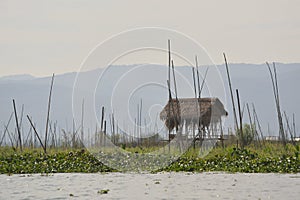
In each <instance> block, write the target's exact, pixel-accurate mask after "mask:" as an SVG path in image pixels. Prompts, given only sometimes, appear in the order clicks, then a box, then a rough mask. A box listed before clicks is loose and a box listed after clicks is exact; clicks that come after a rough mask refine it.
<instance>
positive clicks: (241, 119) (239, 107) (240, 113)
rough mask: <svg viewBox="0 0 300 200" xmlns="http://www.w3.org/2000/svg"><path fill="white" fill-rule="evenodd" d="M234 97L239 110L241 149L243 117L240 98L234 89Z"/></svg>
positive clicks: (242, 145) (242, 144)
mask: <svg viewBox="0 0 300 200" xmlns="http://www.w3.org/2000/svg"><path fill="white" fill-rule="evenodd" d="M236 97H237V103H238V109H239V116H240V134H241V147H242V149H243V148H244V137H243V117H242V112H241V105H240V96H239V90H238V89H236Z"/></svg>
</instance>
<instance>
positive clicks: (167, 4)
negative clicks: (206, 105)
mask: <svg viewBox="0 0 300 200" xmlns="http://www.w3.org/2000/svg"><path fill="white" fill-rule="evenodd" d="M299 9H300V1H299V0H251V1H250V0H226V1H222V0H207V1H201V0H191V1H189V0H186V1H175V0H163V1H162V0H147V1H142V0H131V1H130V0H120V1H116V0H91V1H85V0H72V1H71V0H69V1H63V0H49V1H41V0H36V1H31V0H28V1H21V0H20V1H14V0H0V75H1V76H3V75H8V74H23V73H29V74H32V75H36V76H46V75H49V74H51V73H53V72H55V73H63V72H69V71H76V70H77V69H78V68H79V66H80V64H81V62H82V61H83V59H84V58H85V57H86V56H87V55H88V53H89V52H90V51H91V50H92V49H93V48H94V47H95V46H96V45H97V44H98V43H100V42H101V41H104V40H105V39H107V38H108V37H110V36H112V35H113V34H117V33H119V32H121V31H125V30H127V29H132V28H137V27H145V26H146V27H149V26H154V27H164V28H170V29H174V30H177V31H180V32H182V33H184V34H187V35H188V36H190V37H192V38H194V39H195V40H196V41H197V42H199V43H200V44H201V45H202V46H203V47H205V48H206V50H207V51H208V53H209V55H210V56H211V58H212V59H213V60H214V61H215V62H216V63H217V64H220V63H222V62H223V59H222V52H226V53H227V56H228V58H229V60H230V62H239V63H240V62H246V63H263V62H265V61H278V62H300V56H299V52H300V14H299Z"/></svg>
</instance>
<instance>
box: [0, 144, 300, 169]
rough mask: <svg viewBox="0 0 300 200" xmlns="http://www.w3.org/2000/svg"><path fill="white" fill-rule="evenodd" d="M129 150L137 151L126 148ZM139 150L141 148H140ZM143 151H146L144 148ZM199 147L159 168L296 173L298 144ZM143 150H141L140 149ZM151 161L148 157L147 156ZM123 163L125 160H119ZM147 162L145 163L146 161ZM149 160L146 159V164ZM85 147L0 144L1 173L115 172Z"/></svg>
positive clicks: (299, 167)
mask: <svg viewBox="0 0 300 200" xmlns="http://www.w3.org/2000/svg"><path fill="white" fill-rule="evenodd" d="M126 150H127V149H126ZM128 151H134V152H135V151H136V149H134V150H130V149H129V150H128ZM139 151H142V150H139ZM145 151H146V152H149V151H148V150H147V149H146V150H145ZM199 151H200V150H199V149H190V150H189V151H187V152H186V153H185V154H183V155H182V156H181V157H180V158H179V159H177V160H176V161H174V162H173V163H171V164H170V165H169V166H167V167H165V168H163V169H159V170H156V171H154V172H158V171H189V172H208V171H224V172H233V173H234V172H246V173H299V172H300V161H299V146H296V147H295V146H292V145H288V146H287V147H286V148H283V147H282V146H280V145H277V144H266V145H265V147H264V148H260V149H257V148H255V147H254V146H253V147H251V146H249V147H247V148H246V149H239V148H235V147H233V146H231V147H227V148H225V149H223V148H215V149H213V150H212V151H211V152H210V153H209V154H208V155H207V156H206V157H204V158H201V157H199V155H200V154H199ZM141 153H143V152H141ZM149 162H151V160H149ZM120 163H126V160H124V161H120ZM146 164H147V163H146ZM150 165H151V163H149V166H150ZM114 171H116V170H114V169H112V168H109V167H107V166H105V165H104V164H103V163H101V159H100V161H99V160H98V159H97V158H95V157H94V156H93V155H92V154H91V153H89V152H88V151H86V150H61V149H56V150H52V151H50V152H48V154H44V153H43V152H42V150H39V149H25V150H24V151H23V152H19V151H17V152H15V151H13V150H12V149H11V148H0V174H32V173H42V174H48V173H95V172H114Z"/></svg>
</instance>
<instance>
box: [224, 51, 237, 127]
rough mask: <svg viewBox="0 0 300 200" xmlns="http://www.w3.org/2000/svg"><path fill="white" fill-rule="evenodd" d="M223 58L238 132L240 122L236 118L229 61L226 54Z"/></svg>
mask: <svg viewBox="0 0 300 200" xmlns="http://www.w3.org/2000/svg"><path fill="white" fill-rule="evenodd" d="M223 56H224V60H225V66H226V72H227V78H228V84H229V90H230V96H231V103H232V111H233V117H234V123H235V128H236V130H238V129H239V127H238V122H237V117H236V111H235V103H234V98H233V93H232V86H231V79H230V73H229V69H228V63H227V59H226V55H225V53H223Z"/></svg>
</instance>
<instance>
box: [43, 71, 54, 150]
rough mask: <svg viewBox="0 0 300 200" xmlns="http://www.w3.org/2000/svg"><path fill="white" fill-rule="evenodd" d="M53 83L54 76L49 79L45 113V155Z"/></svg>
mask: <svg viewBox="0 0 300 200" xmlns="http://www.w3.org/2000/svg"><path fill="white" fill-rule="evenodd" d="M53 81H54V74H53V75H52V79H51V86H50V93H49V99H48V111H47V119H46V130H45V143H44V146H45V153H47V139H48V138H47V137H48V124H49V117H50V105H51V96H52V88H53Z"/></svg>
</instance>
